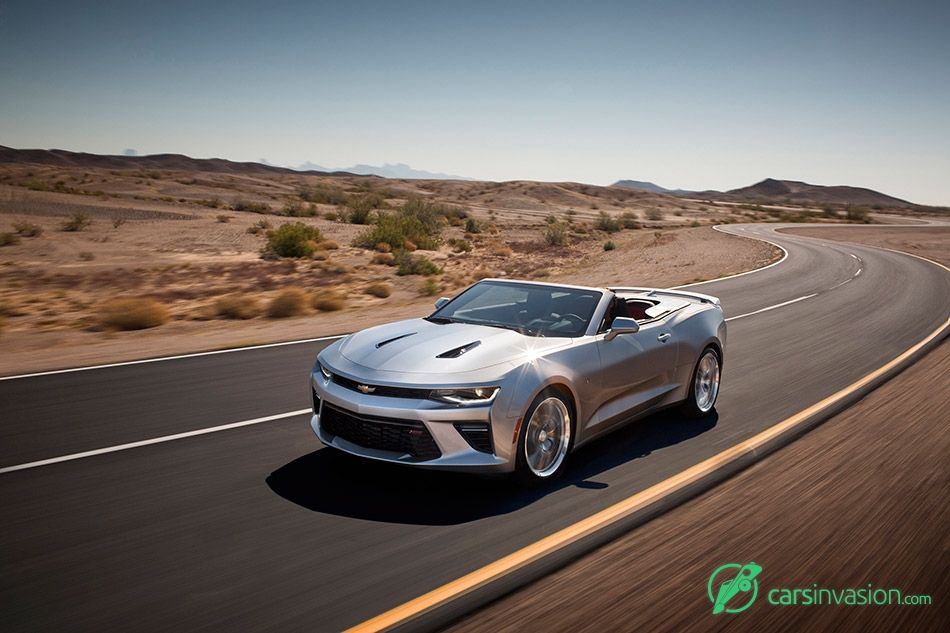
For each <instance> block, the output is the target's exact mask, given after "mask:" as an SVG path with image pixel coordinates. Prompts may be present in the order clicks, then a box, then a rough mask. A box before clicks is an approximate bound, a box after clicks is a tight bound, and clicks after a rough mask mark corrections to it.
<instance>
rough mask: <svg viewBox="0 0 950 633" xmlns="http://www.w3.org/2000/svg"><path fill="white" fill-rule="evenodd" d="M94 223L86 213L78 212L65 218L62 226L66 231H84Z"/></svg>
mask: <svg viewBox="0 0 950 633" xmlns="http://www.w3.org/2000/svg"><path fill="white" fill-rule="evenodd" d="M90 224H92V220H90V219H89V218H88V217H87V216H86V214H85V213H79V212H76V213H74V214H72V215H71V216H69V217H68V218H66V219H65V220H63V224H62V228H63V230H64V231H82V230H84V229H85V228H86V227H88V226H89V225H90Z"/></svg>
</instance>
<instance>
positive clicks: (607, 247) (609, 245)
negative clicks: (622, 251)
mask: <svg viewBox="0 0 950 633" xmlns="http://www.w3.org/2000/svg"><path fill="white" fill-rule="evenodd" d="M616 248H617V245H616V244H614V243H613V242H604V250H605V251H612V250H614V249H616Z"/></svg>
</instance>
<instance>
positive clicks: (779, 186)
mask: <svg viewBox="0 0 950 633" xmlns="http://www.w3.org/2000/svg"><path fill="white" fill-rule="evenodd" d="M698 195H700V196H701V197H706V196H709V197H710V198H712V199H715V200H722V201H726V202H753V203H758V204H783V203H786V204H788V203H792V204H803V205H823V204H833V205H862V206H870V207H887V208H895V207H897V208H909V207H913V206H915V205H914V204H912V203H910V202H908V201H906V200H901V199H900V198H895V197H893V196H889V195H887V194H883V193H880V192H878V191H874V190H872V189H865V188H863V187H850V186H846V185H837V186H830V187H829V186H824V185H810V184H808V183H806V182H801V181H797V180H776V179H774V178H766V179H765V180H763V181H762V182H758V183H756V184H754V185H751V186H749V187H740V188H739V189H732V190H730V191H726V192H725V193H720V192H703V193H702V194H698Z"/></svg>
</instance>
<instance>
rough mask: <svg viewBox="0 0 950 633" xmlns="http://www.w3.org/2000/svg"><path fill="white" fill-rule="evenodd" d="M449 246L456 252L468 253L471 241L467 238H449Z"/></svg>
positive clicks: (470, 248)
mask: <svg viewBox="0 0 950 633" xmlns="http://www.w3.org/2000/svg"><path fill="white" fill-rule="evenodd" d="M449 246H451V247H452V250H453V251H455V252H456V253H469V252H471V250H472V243H471V242H469V241H468V240H457V239H455V238H454V237H453V238H450V239H449Z"/></svg>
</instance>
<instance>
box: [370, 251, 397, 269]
mask: <svg viewBox="0 0 950 633" xmlns="http://www.w3.org/2000/svg"><path fill="white" fill-rule="evenodd" d="M369 263H371V264H383V265H384V266H392V265H393V264H394V263H396V256H395V255H393V254H392V253H376V254H375V255H373V259H371V260H369Z"/></svg>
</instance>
